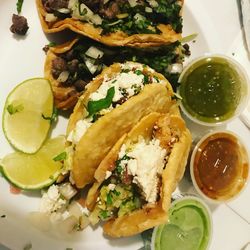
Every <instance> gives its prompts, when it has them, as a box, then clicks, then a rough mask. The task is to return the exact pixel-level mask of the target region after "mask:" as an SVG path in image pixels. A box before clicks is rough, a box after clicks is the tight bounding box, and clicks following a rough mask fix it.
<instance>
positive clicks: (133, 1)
mask: <svg viewBox="0 0 250 250" xmlns="http://www.w3.org/2000/svg"><path fill="white" fill-rule="evenodd" d="M128 2H129V5H130V6H131V7H132V8H133V7H135V6H136V5H137V4H138V3H137V1H136V0H128Z"/></svg>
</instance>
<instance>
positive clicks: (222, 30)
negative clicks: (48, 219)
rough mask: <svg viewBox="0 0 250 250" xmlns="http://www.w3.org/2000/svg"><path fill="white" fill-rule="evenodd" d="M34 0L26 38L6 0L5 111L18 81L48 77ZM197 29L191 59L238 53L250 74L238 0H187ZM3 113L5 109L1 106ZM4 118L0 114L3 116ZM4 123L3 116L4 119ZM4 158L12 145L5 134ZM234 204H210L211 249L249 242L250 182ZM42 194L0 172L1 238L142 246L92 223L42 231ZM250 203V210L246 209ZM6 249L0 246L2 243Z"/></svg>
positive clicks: (45, 244) (241, 130)
mask: <svg viewBox="0 0 250 250" xmlns="http://www.w3.org/2000/svg"><path fill="white" fill-rule="evenodd" d="M34 2H35V1H34V0H33V1H32V0H26V1H24V4H23V11H22V14H23V15H24V16H26V17H27V18H28V22H29V26H30V29H29V31H28V34H27V36H26V37H24V38H17V37H15V36H13V35H12V34H11V32H10V31H9V27H10V25H11V16H12V13H15V12H16V1H10V0H1V6H0V34H1V39H0V77H1V83H0V84H1V85H0V86H1V87H0V110H2V109H3V105H4V102H5V99H6V96H7V94H8V93H9V91H10V90H11V89H12V88H13V87H14V86H15V85H16V84H17V83H19V82H21V81H23V80H25V79H27V78H31V77H35V76H43V64H44V59H45V55H44V52H43V51H42V47H43V46H44V45H45V44H48V39H49V38H51V36H46V35H45V34H44V33H43V32H42V29H41V26H40V23H39V20H38V16H37V12H36V8H35V3H34ZM191 33H198V37H197V38H196V42H194V43H193V42H191V43H190V46H191V51H192V56H191V57H190V59H189V60H191V59H192V58H195V57H197V56H200V55H203V54H204V53H220V54H227V55H230V56H232V55H233V56H234V58H235V59H236V60H238V61H239V62H240V63H242V64H243V65H244V66H245V68H246V69H247V71H248V74H250V67H249V61H248V58H247V56H246V51H245V49H244V47H243V45H244V43H243V40H242V39H243V36H242V33H241V26H240V21H239V16H238V8H237V1H235V0H220V1H218V0H202V1H200V0H186V1H185V9H184V35H188V34H191ZM1 112H2V111H1ZM0 119H1V118H0ZM66 122H67V120H66V118H64V117H62V116H61V117H60V119H59V121H58V124H57V125H56V128H55V129H54V130H53V133H52V135H53V136H54V135H57V134H61V133H64V132H65V128H66ZM0 123H1V120H0ZM187 124H188V126H189V127H190V129H191V130H192V133H193V138H194V140H196V139H197V138H198V137H200V136H201V135H203V134H204V133H206V132H207V131H209V129H208V128H203V127H199V126H195V125H194V124H192V122H190V121H188V122H187ZM227 129H229V130H232V131H234V132H236V133H238V134H239V135H240V136H241V137H242V138H243V140H244V142H245V143H246V145H247V147H248V149H250V140H249V139H250V131H249V129H247V128H246V127H245V125H243V123H242V122H241V121H240V120H239V119H236V120H234V121H232V122H231V123H230V124H229V125H228V126H227ZM0 145H1V147H0V158H1V157H3V156H4V155H5V154H7V153H9V152H11V151H12V150H13V149H12V148H11V147H10V146H9V144H8V143H7V141H6V139H5V137H4V135H3V133H0ZM180 191H181V192H184V193H194V194H195V191H194V189H193V187H192V185H191V182H190V180H189V178H188V177H186V178H185V179H184V180H183V181H182V182H181V183H180V185H179V188H178V190H177V191H176V192H180ZM245 192H247V193H246V194H245V193H243V194H242V196H240V197H239V198H238V199H237V200H236V201H234V203H229V204H225V205H220V206H216V207H215V206H210V208H211V211H212V216H213V224H214V234H213V238H212V242H211V247H210V250H240V249H242V248H243V246H246V245H247V243H248V242H250V224H249V221H250V209H249V192H250V188H249V185H248V187H247V189H246V190H245ZM38 203H39V193H35V194H34V193H24V194H21V195H13V194H11V193H10V192H9V185H8V183H7V182H6V181H5V180H4V179H3V178H1V177H0V216H1V215H3V214H4V215H6V217H5V218H0V243H1V244H3V245H6V246H8V247H9V248H10V249H13V250H16V249H17V250H19V249H23V247H24V246H26V245H27V244H28V243H32V246H33V248H32V249H36V250H43V249H48V250H50V249H51V250H57V249H66V248H72V249H74V250H77V249H86V250H88V249H105V250H106V249H128V250H129V249H135V250H136V249H139V248H140V247H141V246H142V241H141V239H140V236H135V237H131V238H125V239H115V240H110V239H108V238H106V237H104V236H103V235H102V230H101V228H98V229H93V228H91V227H89V228H88V229H86V230H85V231H83V232H81V233H79V234H77V235H74V236H69V237H67V238H59V237H56V236H54V235H53V234H45V233H41V232H39V231H38V230H36V229H34V228H33V227H32V226H31V225H30V224H29V223H28V221H27V219H26V216H27V214H28V213H29V212H30V211H34V210H36V209H37V208H38ZM247 207H248V209H247ZM0 249H1V247H0Z"/></svg>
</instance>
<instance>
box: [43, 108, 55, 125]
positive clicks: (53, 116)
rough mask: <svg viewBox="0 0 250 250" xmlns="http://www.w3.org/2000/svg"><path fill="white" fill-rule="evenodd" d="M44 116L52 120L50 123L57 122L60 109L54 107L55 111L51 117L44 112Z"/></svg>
mask: <svg viewBox="0 0 250 250" xmlns="http://www.w3.org/2000/svg"><path fill="white" fill-rule="evenodd" d="M42 118H43V119H44V120H49V121H50V124H52V123H53V122H55V121H56V120H57V118H58V109H57V108H56V107H53V112H52V115H51V116H50V117H49V116H45V115H44V114H42Z"/></svg>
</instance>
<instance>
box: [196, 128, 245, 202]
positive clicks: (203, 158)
mask: <svg viewBox="0 0 250 250" xmlns="http://www.w3.org/2000/svg"><path fill="white" fill-rule="evenodd" d="M247 176H248V159H247V154H246V150H245V149H244V148H243V147H242V146H241V145H240V144H239V142H238V140H237V138H236V137H235V136H233V135H231V134H228V133H224V132H218V133H216V134H213V135H211V136H209V137H208V138H207V139H206V140H204V141H203V142H202V143H201V145H200V146H199V149H198V150H197V153H196V155H195V158H194V177H195V179H196V182H197V185H198V186H199V188H200V189H201V191H202V192H203V193H204V194H205V195H207V196H208V197H210V198H212V199H221V198H231V197H232V196H234V195H235V194H237V193H238V192H239V191H240V190H241V189H242V187H243V186H244V184H245V183H246V179H247Z"/></svg>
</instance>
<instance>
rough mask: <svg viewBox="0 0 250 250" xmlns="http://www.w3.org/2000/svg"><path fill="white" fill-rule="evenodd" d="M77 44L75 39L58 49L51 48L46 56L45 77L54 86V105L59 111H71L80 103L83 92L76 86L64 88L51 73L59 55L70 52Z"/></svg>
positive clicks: (57, 47)
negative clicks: (79, 99)
mask: <svg viewBox="0 0 250 250" xmlns="http://www.w3.org/2000/svg"><path fill="white" fill-rule="evenodd" d="M76 42H77V39H74V40H72V41H70V42H67V43H65V44H62V45H58V46H56V47H51V48H50V49H49V50H48V52H47V56H46V60H45V64H44V77H45V78H47V79H48V80H49V81H50V83H51V86H52V91H53V96H54V103H55V106H56V107H57V108H58V109H70V108H73V107H74V106H75V104H76V103H77V101H78V98H79V96H80V95H81V92H78V91H76V89H75V87H74V86H63V85H62V84H60V82H59V81H58V80H57V79H55V78H54V77H53V75H52V73H51V70H52V63H53V60H54V59H56V58H57V57H58V56H57V55H58V54H63V53H65V52H67V51H68V50H70V49H71V48H72V47H73V45H74V44H75V43H76Z"/></svg>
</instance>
